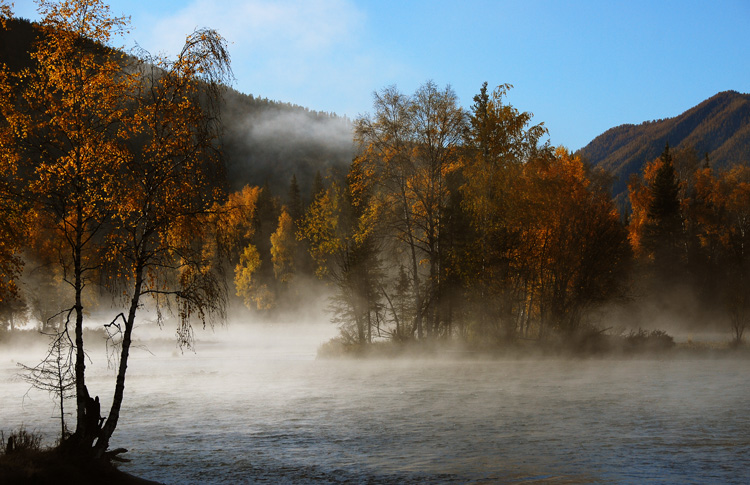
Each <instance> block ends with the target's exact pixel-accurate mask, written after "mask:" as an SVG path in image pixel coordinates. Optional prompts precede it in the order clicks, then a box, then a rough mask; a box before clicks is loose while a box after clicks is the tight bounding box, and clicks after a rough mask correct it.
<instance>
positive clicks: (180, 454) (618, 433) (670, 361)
mask: <svg viewBox="0 0 750 485" xmlns="http://www.w3.org/2000/svg"><path fill="white" fill-rule="evenodd" d="M235 327H236V326H235ZM244 328H245V329H243V330H242V331H241V332H238V331H237V330H236V328H235V330H231V329H230V330H222V329H220V330H217V331H216V332H215V333H212V334H205V333H201V334H199V335H198V337H199V341H198V345H197V350H196V352H190V351H186V352H184V353H183V352H180V351H179V350H177V349H176V348H175V347H174V345H173V344H171V343H166V342H163V341H153V342H150V343H149V342H147V343H146V345H147V347H148V350H144V349H136V351H135V352H134V354H133V357H132V359H131V365H130V368H129V373H128V377H127V383H126V395H125V403H124V408H123V412H122V415H121V420H120V423H119V425H118V429H117V431H116V433H115V435H114V437H113V439H112V446H113V447H120V446H123V447H126V448H128V449H129V452H128V453H127V454H126V456H127V457H128V458H130V459H131V460H132V462H130V463H128V464H124V465H122V466H121V469H123V470H125V471H127V472H129V473H132V474H135V475H138V476H142V477H144V478H148V479H151V480H157V481H160V482H163V483H170V484H171V483H175V484H189V483H196V484H198V483H201V484H203V483H209V484H210V483H222V484H235V483H256V482H261V483H262V482H265V483H307V482H317V483H394V484H395V483H399V484H400V483H451V482H455V483H473V482H475V483H644V482H652V483H750V385H749V384H750V360H748V359H731V358H719V359H707V358H700V359H688V358H685V357H684V356H683V357H673V358H662V359H657V358H641V359H624V358H620V359H616V358H595V359H573V360H565V359H553V358H549V359H508V360H506V359H486V358H485V359H482V358H465V357H455V358H451V359H434V358H422V359H415V360H407V359H395V360H318V359H316V358H315V352H316V349H317V346H318V345H319V344H320V343H322V342H323V341H324V340H325V339H327V338H328V337H330V334H332V332H331V330H330V328H328V327H326V328H325V329H324V330H323V331H322V332H320V331H319V330H320V327H316V326H310V327H303V326H297V327H291V326H283V325H275V326H268V325H265V326H262V325H256V326H251V327H244ZM157 335H158V334H157ZM162 336H163V337H168V336H169V335H168V331H164V332H163V333H162ZM91 357H92V362H90V363H89V381H88V382H89V387H90V389H92V390H93V391H92V392H95V393H97V394H100V395H101V396H102V401H103V404H104V405H103V407H102V409H103V410H104V409H106V407H105V405H107V403H108V402H109V399H108V398H107V395H108V394H109V393H110V392H111V391H109V389H110V388H111V386H112V382H113V377H112V376H113V371H111V370H108V369H107V367H106V365H105V359H103V358H102V357H103V356H100V355H94V353H93V352H92V355H91ZM33 358H34V353H33V352H24V353H18V352H17V353H10V354H9V353H6V355H4V356H2V358H1V361H0V379H1V381H0V408H1V409H2V414H0V420H1V421H0V429H2V430H4V431H5V432H6V433H7V432H8V431H9V430H10V429H13V428H17V427H18V426H19V425H20V424H22V423H25V424H26V426H27V427H28V428H30V429H35V430H38V431H40V432H44V433H46V434H47V435H48V436H54V435H55V433H57V430H58V427H59V424H58V421H57V420H56V419H55V418H54V415H55V404H54V403H53V402H52V401H51V400H50V399H49V398H48V397H47V395H46V394H45V393H42V392H40V391H31V392H30V393H29V394H28V395H27V396H26V397H25V398H24V397H23V395H24V393H25V392H26V389H27V388H28V386H27V385H26V384H24V383H21V382H18V380H17V379H14V377H13V376H14V375H15V374H16V373H17V372H18V370H17V369H16V367H15V361H16V360H21V361H22V362H24V363H31V362H29V360H33ZM97 358H98V360H97ZM68 405H69V406H70V407H71V409H72V405H73V403H72V402H71V403H69V404H68Z"/></svg>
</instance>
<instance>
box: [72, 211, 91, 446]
mask: <svg viewBox="0 0 750 485" xmlns="http://www.w3.org/2000/svg"><path fill="white" fill-rule="evenodd" d="M76 217H77V220H76V229H75V231H76V242H75V246H74V247H73V272H74V278H75V281H74V284H73V288H74V290H75V307H74V308H75V314H76V326H75V338H76V363H75V375H76V431H75V434H74V436H75V438H76V442H77V443H78V444H79V445H80V446H81V447H82V448H87V447H90V446H91V443H92V442H93V440H94V438H93V437H92V436H90V434H91V431H90V430H89V429H88V426H87V420H86V405H87V404H88V397H89V393H88V390H87V389H86V380H85V373H86V354H85V353H84V351H83V303H82V298H81V295H82V293H83V267H82V265H81V257H82V253H83V251H82V248H83V241H82V236H83V207H82V206H81V203H80V202H78V204H77V207H76Z"/></svg>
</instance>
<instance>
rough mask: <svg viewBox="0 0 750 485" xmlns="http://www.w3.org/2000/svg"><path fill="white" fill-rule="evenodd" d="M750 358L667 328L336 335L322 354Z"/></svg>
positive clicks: (748, 352) (740, 349) (743, 349)
mask: <svg viewBox="0 0 750 485" xmlns="http://www.w3.org/2000/svg"><path fill="white" fill-rule="evenodd" d="M597 356H599V357H666V356H696V357H700V356H705V357H720V356H738V357H750V348H748V347H747V346H745V345H740V346H736V345H731V344H730V343H726V344H715V343H700V342H693V341H690V342H687V343H681V344H677V343H675V340H674V338H673V337H672V336H671V335H669V334H668V333H667V332H665V331H663V330H644V329H641V328H639V329H638V330H631V331H629V332H628V333H625V332H612V331H610V330H600V329H596V328H584V329H581V330H579V331H578V332H576V333H574V334H571V335H551V336H548V337H547V338H545V339H541V340H540V339H514V340H498V341H496V342H471V341H466V340H460V339H424V340H421V341H416V340H412V341H401V342H395V341H386V340H383V341H377V342H372V343H367V344H357V343H351V342H346V341H345V340H344V339H342V338H340V337H336V338H333V339H331V340H330V341H328V342H326V343H324V344H323V345H321V346H320V348H319V349H318V357H319V358H422V357H424V358H434V357H449V358H451V357H453V358H485V357H490V358H492V357H498V358H540V357H541V358H544V357H569V358H576V357H580V358H588V357H597Z"/></svg>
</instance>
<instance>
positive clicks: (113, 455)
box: [102, 448, 130, 463]
mask: <svg viewBox="0 0 750 485" xmlns="http://www.w3.org/2000/svg"><path fill="white" fill-rule="evenodd" d="M127 452H128V450H126V449H125V448H116V449H114V450H110V451H107V452H105V453H104V455H102V456H103V458H105V459H107V460H109V461H116V462H119V463H128V462H129V461H130V460H128V459H127V458H123V457H121V456H118V455H121V454H123V453H127Z"/></svg>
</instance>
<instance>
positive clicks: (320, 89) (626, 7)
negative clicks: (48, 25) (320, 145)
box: [15, 0, 750, 150]
mask: <svg viewBox="0 0 750 485" xmlns="http://www.w3.org/2000/svg"><path fill="white" fill-rule="evenodd" d="M15 4H16V5H15V12H16V14H17V15H19V16H21V17H26V18H30V19H36V18H37V16H36V13H35V4H34V3H33V2H32V0H15ZM109 4H110V5H111V7H112V11H113V12H114V13H115V14H125V15H130V16H131V24H132V27H133V31H132V34H131V35H130V36H129V37H128V38H126V39H122V40H121V41H120V42H118V43H117V44H118V45H123V46H125V47H129V46H132V45H133V44H134V42H138V44H140V45H141V46H142V47H144V48H145V49H147V50H149V51H150V52H152V53H165V54H171V55H174V54H176V53H177V52H178V51H179V48H180V46H181V45H182V42H183V41H184V39H185V35H186V34H188V33H190V32H191V31H192V30H193V29H194V28H196V27H210V28H215V29H217V30H218V31H219V32H220V33H221V34H222V35H223V36H224V37H226V38H227V39H228V41H229V42H230V52H231V54H232V62H233V69H234V73H235V77H236V78H237V81H236V83H235V84H234V86H233V87H234V88H235V89H237V90H238V91H241V92H244V93H247V94H252V95H254V96H260V97H266V98H270V99H274V100H279V101H285V102H290V103H295V104H299V105H302V106H305V107H308V108H310V109H314V110H317V111H328V112H335V113H337V114H340V115H346V116H349V117H350V118H355V117H357V115H359V114H362V113H366V112H368V111H371V109H372V93H373V91H375V90H379V89H382V88H384V87H386V86H389V85H393V84H395V85H396V86H398V88H399V89H400V90H401V91H402V92H405V93H412V92H414V90H415V89H416V88H417V87H418V86H419V85H420V84H422V83H423V82H425V81H427V80H429V79H432V80H434V81H435V82H436V83H437V84H438V85H439V86H444V85H446V84H450V85H451V86H453V88H454V90H455V91H456V93H457V94H458V96H459V98H460V100H461V104H462V105H463V106H465V107H467V108H468V107H469V106H471V104H472V98H473V96H474V95H475V94H476V93H477V92H478V91H479V88H480V87H481V85H482V82H484V81H487V82H488V83H489V84H490V86H496V85H498V84H502V83H510V84H513V85H514V89H513V90H512V91H511V93H510V96H509V100H510V102H511V103H512V104H513V105H514V106H515V107H516V108H518V109H519V110H521V111H530V112H532V113H534V115H535V116H534V122H540V121H543V122H544V123H545V125H546V126H547V127H548V128H549V131H550V139H551V141H552V143H553V144H555V145H565V146H567V147H568V148H571V149H573V150H575V149H578V148H580V147H582V146H584V145H585V144H587V143H588V142H589V141H591V140H592V139H593V138H594V137H596V136H597V135H599V134H601V133H602V132H604V131H605V130H607V129H608V128H611V127H613V126H616V125H620V124H623V123H640V122H642V121H646V120H652V119H659V118H667V117H672V116H676V115H678V114H680V113H682V112H683V111H685V110H686V109H688V108H690V107H692V106H694V105H696V104H698V103H699V102H701V101H702V100H704V99H706V98H709V97H710V96H713V95H714V94H716V93H718V92H720V91H726V90H735V91H740V92H743V93H748V92H750V0H705V1H692V0H674V1H660V0H628V1H616V0H580V1H551V0H524V1H504V0H495V1H491V0H486V1H481V0H454V1H441V0H394V1H390V0H378V1H375V0H373V1H365V0H176V1H172V0H164V1H161V0H111V1H110V2H109Z"/></svg>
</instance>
